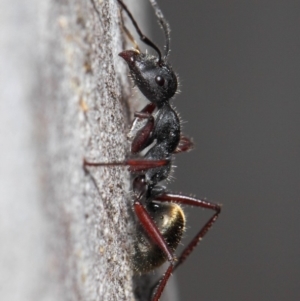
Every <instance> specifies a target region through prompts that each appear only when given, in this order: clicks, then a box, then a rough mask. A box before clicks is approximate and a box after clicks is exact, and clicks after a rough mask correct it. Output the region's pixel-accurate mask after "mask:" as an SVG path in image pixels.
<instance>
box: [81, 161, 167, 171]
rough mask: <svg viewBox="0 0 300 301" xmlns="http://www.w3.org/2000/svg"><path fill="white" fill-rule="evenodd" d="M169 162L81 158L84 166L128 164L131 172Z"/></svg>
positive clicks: (160, 165)
mask: <svg viewBox="0 0 300 301" xmlns="http://www.w3.org/2000/svg"><path fill="white" fill-rule="evenodd" d="M168 164H170V160H167V159H163V160H147V159H127V160H124V161H121V162H108V163H104V162H89V161H87V160H86V159H85V158H84V159H83V165H84V167H86V166H94V167H97V166H129V170H130V171H131V172H141V171H145V170H148V169H151V168H156V167H162V166H165V165H168Z"/></svg>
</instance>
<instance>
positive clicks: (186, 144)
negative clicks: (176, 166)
mask: <svg viewBox="0 0 300 301" xmlns="http://www.w3.org/2000/svg"><path fill="white" fill-rule="evenodd" d="M193 148H194V143H193V141H192V140H191V139H190V138H188V137H186V136H184V135H181V136H180V140H179V143H178V146H177V148H176V150H175V151H174V154H180V153H183V152H188V151H190V150H192V149H193Z"/></svg>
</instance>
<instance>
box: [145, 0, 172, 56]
mask: <svg viewBox="0 0 300 301" xmlns="http://www.w3.org/2000/svg"><path fill="white" fill-rule="evenodd" d="M149 1H150V3H151V5H152V7H153V9H154V12H155V14H156V17H157V18H158V23H159V25H160V27H161V28H162V30H163V31H164V34H165V39H166V45H165V57H164V60H165V61H166V60H167V59H168V56H169V53H170V39H171V38H170V32H171V30H170V25H169V23H168V22H167V20H166V19H165V17H164V15H163V13H162V11H161V9H160V8H159V7H158V4H157V2H156V0H149Z"/></svg>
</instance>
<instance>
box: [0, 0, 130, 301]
mask: <svg viewBox="0 0 300 301" xmlns="http://www.w3.org/2000/svg"><path fill="white" fill-rule="evenodd" d="M0 14H1V16H0V33H1V35H0V43H1V44H0V51H1V54H0V60H1V68H0V80H1V81H0V82H1V92H0V98H1V100H0V106H1V107H0V133H1V155H0V160H1V174H0V176H1V196H0V197H1V199H0V204H1V210H0V225H1V227H0V239H1V246H0V262H1V271H0V283H1V287H0V298H1V300H10V301H15V300H16V301H18V300H22V301H26V300H28V301H32V300H40V301H41V300H56V301H58V300H72V301H73V300H84V301H87V300H133V299H134V297H133V293H132V271H131V268H130V252H131V246H132V238H131V237H132V231H133V223H132V217H131V214H132V213H131V198H130V194H129V174H128V172H126V170H125V169H124V168H90V169H89V172H87V171H85V170H84V168H83V164H82V162H83V158H84V157H85V158H87V159H89V160H90V161H107V162H111V161H122V160H124V158H125V156H126V154H127V153H128V141H127V139H126V132H127V128H128V116H129V109H128V104H127V102H126V101H127V100H128V99H129V98H130V95H131V91H130V88H129V87H130V85H129V80H128V77H127V73H128V71H127V69H126V66H125V64H124V63H123V62H122V60H121V59H120V58H119V57H118V53H119V52H120V51H121V50H122V49H123V37H122V31H121V26H120V25H121V24H120V18H119V10H118V7H117V3H116V1H115V0H103V1H96V0H95V3H94V4H93V2H92V1H90V0H89V1H86V0H62V1H50V0H48V1H38V0H34V1H29V0H25V1H24V0H22V1H21V0H18V1H14V2H13V3H12V2H11V1H9V0H1V1H0Z"/></svg>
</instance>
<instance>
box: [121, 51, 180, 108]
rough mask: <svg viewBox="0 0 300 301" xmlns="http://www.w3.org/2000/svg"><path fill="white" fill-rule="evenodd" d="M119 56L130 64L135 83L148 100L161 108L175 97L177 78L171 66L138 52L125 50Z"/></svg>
mask: <svg viewBox="0 0 300 301" xmlns="http://www.w3.org/2000/svg"><path fill="white" fill-rule="evenodd" d="M119 56H121V57H122V58H123V59H124V60H125V61H126V63H127V64H128V67H129V70H130V74H131V77H132V79H133V81H134V83H135V84H136V85H137V86H138V88H139V89H140V91H141V92H142V93H143V94H144V95H145V96H146V97H147V98H148V100H150V101H151V102H153V103H155V104H157V106H158V107H160V106H161V105H162V104H163V103H165V102H166V101H169V100H170V98H171V97H173V96H174V94H175V93H176V91H177V77H176V74H175V73H174V71H173V70H172V68H171V66H170V65H169V64H167V63H165V62H164V61H161V62H160V61H159V60H158V58H157V57H155V56H152V55H148V54H145V53H140V52H139V51H137V50H125V51H122V52H121V53H120V54H119Z"/></svg>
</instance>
